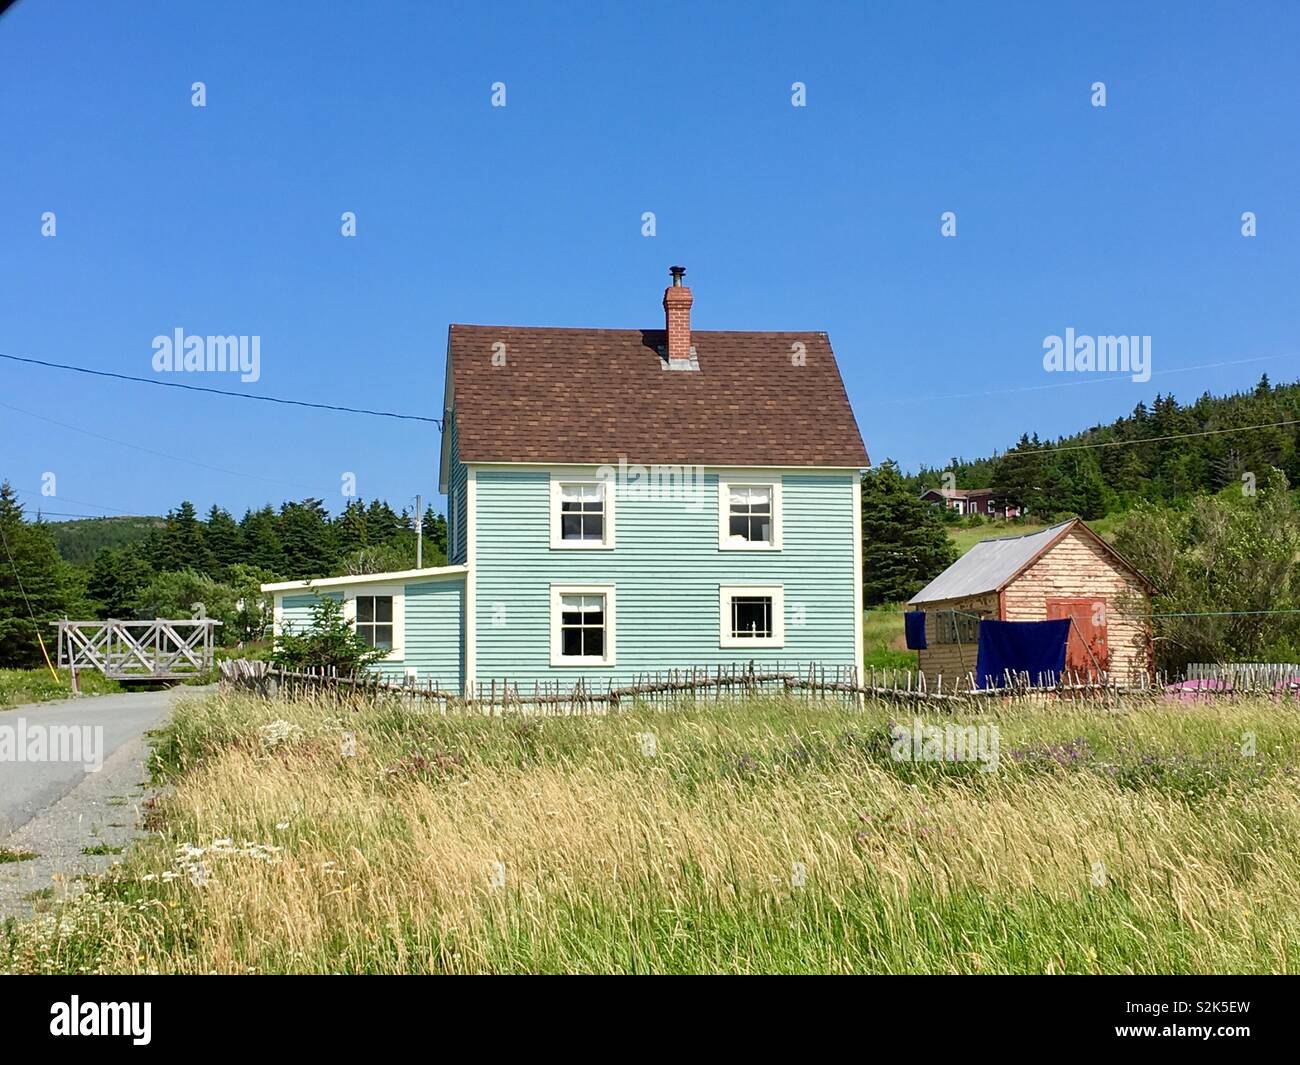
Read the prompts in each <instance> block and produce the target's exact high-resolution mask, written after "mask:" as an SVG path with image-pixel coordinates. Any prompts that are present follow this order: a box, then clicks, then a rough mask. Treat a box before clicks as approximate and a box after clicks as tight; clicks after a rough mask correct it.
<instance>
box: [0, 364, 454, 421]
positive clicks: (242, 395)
mask: <svg viewBox="0 0 1300 1065" xmlns="http://www.w3.org/2000/svg"><path fill="white" fill-rule="evenodd" d="M0 359H9V360H10V361H11V362H25V363H29V364H30V365H32V366H46V367H49V368H50V369H53V370H70V371H72V372H73V373H84V374H91V375H93V376H95V377H111V378H113V379H114V380H117V381H133V382H135V383H136V384H139V385H157V386H158V387H159V388H183V389H185V390H186V391H187V392H207V393H209V394H211V395H214V396H229V397H231V398H233V399H252V400H256V401H257V402H259V403H279V404H281V405H283V406H287V407H311V408H312V409H314V410H332V411H336V412H338V413H341V414H366V415H369V416H370V417H372V418H396V419H398V420H401V421H408V422H431V423H432V424H434V425H436V426H437V427H438V429H439V430H441V429H442V419H441V418H427V417H425V416H424V415H423V414H399V413H397V412H396V411H389V410H368V409H367V408H365V407H343V406H339V405H337V404H333V403H313V402H310V401H309V400H305V399H285V398H284V397H283V396H258V395H254V394H253V393H251V392H232V391H230V390H229V389H226V388H209V387H207V386H206V385H184V384H181V383H180V382H179V381H158V380H155V379H154V378H152V377H132V376H131V375H130V374H124V373H111V372H110V371H108V370H92V369H91V368H90V367H88V366H73V365H71V364H69V363H65V362H49V361H47V360H45V359H30V358H27V357H26V356H23V355H6V354H5V353H4V352H0Z"/></svg>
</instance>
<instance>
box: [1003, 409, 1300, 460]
mask: <svg viewBox="0 0 1300 1065" xmlns="http://www.w3.org/2000/svg"><path fill="white" fill-rule="evenodd" d="M1288 425H1300V418H1291V419H1289V420H1287V421H1284V422H1265V423H1264V424H1262V425H1238V426H1235V427H1233V428H1231V429H1204V430H1201V431H1200V432H1196V433H1169V434H1167V435H1165V436H1143V437H1138V438H1136V439H1133V440H1101V441H1098V442H1097V443H1093V444H1062V445H1060V446H1059V447H1036V448H1030V449H1028V450H1026V451H1019V450H1017V449H1015V448H1012V449H1011V450H1010V451H1004V452H1003V453H1002V454H1003V455H1004V456H1006V455H1046V454H1048V453H1050V452H1054V451H1086V450H1088V449H1089V448H1093V447H1124V446H1126V445H1129V444H1156V443H1160V442H1162V441H1165V440H1188V439H1190V438H1192V437H1194V436H1221V435H1222V434H1224V433H1248V432H1250V431H1251V430H1252V429H1281V428H1284V427H1285V426H1288Z"/></svg>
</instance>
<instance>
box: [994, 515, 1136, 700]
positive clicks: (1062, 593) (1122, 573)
mask: <svg viewBox="0 0 1300 1065" xmlns="http://www.w3.org/2000/svg"><path fill="white" fill-rule="evenodd" d="M1144 596H1145V592H1144V591H1143V588H1142V585H1141V583H1140V582H1139V581H1138V580H1137V578H1136V577H1134V576H1133V575H1132V574H1131V573H1129V571H1128V570H1127V569H1125V568H1124V567H1123V566H1121V565H1119V564H1118V563H1117V562H1116V561H1115V560H1114V558H1112V557H1111V555H1110V554H1109V553H1108V552H1106V551H1104V550H1103V549H1102V548H1101V547H1100V546H1099V545H1098V544H1097V543H1096V542H1095V541H1094V540H1093V539H1092V537H1090V536H1089V535H1088V534H1087V533H1085V532H1083V531H1082V530H1080V529H1072V530H1071V531H1070V533H1069V534H1068V535H1067V536H1066V537H1065V538H1064V539H1063V540H1060V541H1059V542H1058V543H1057V544H1056V545H1055V546H1054V547H1052V548H1051V549H1050V550H1049V551H1046V552H1045V553H1044V554H1043V555H1041V556H1040V557H1039V558H1038V559H1037V560H1036V561H1035V562H1034V563H1033V565H1031V566H1030V567H1029V568H1028V569H1027V570H1025V572H1024V573H1022V574H1021V575H1020V576H1019V577H1017V578H1016V579H1015V580H1014V581H1012V582H1011V583H1010V584H1009V585H1007V587H1006V589H1005V591H1004V592H1003V609H1004V610H1005V611H1006V618H1005V620H1007V621H1043V620H1045V619H1046V618H1047V600H1048V599H1058V598H1084V597H1088V598H1095V599H1104V600H1105V602H1106V629H1107V632H1106V644H1107V649H1108V652H1109V657H1110V664H1109V672H1110V674H1111V676H1113V677H1118V678H1120V679H1121V680H1126V679H1128V678H1129V676H1130V675H1133V674H1140V673H1143V672H1147V671H1149V670H1150V668H1151V644H1150V636H1149V633H1148V632H1147V629H1146V626H1145V625H1144V624H1143V622H1142V620H1141V619H1140V618H1138V617H1135V616H1133V614H1131V613H1130V612H1128V611H1126V610H1125V600H1126V599H1128V598H1136V599H1141V598H1143V597H1144Z"/></svg>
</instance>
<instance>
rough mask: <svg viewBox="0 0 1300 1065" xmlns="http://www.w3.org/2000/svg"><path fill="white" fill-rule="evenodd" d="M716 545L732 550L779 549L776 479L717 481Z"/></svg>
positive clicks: (755, 478) (779, 523)
mask: <svg viewBox="0 0 1300 1065" xmlns="http://www.w3.org/2000/svg"><path fill="white" fill-rule="evenodd" d="M718 546H719V547H722V548H724V549H727V550H732V551H773V550H779V549H780V547H781V481H780V478H773V477H754V478H750V477H735V478H727V477H720V478H718Z"/></svg>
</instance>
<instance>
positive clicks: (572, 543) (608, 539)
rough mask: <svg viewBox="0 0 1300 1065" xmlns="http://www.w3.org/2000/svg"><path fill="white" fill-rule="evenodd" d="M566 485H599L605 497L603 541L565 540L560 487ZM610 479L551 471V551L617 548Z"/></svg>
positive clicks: (613, 494)
mask: <svg viewBox="0 0 1300 1065" xmlns="http://www.w3.org/2000/svg"><path fill="white" fill-rule="evenodd" d="M566 484H583V485H586V484H598V485H600V487H601V492H602V494H603V495H604V497H605V521H604V533H605V535H604V538H603V539H601V540H565V539H564V538H563V537H562V536H561V535H560V532H561V529H560V486H561V485H566ZM616 495H618V492H616V491H614V490H612V486H611V482H610V480H609V479H608V478H605V477H597V476H596V475H595V474H594V473H566V472H564V471H563V470H552V471H551V550H552V551H609V550H613V548H614V546H615V528H614V497H615V496H616Z"/></svg>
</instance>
